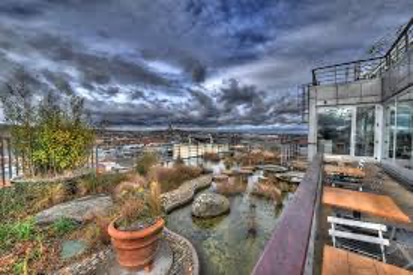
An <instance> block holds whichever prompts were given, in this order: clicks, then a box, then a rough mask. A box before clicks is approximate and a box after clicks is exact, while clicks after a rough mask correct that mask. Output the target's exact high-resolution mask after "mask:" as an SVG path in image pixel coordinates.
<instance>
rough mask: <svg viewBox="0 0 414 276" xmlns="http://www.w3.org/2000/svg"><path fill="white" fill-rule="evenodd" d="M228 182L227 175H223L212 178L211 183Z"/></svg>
mask: <svg viewBox="0 0 414 276" xmlns="http://www.w3.org/2000/svg"><path fill="white" fill-rule="evenodd" d="M228 180H229V177H228V176H227V175H224V174H219V175H215V176H213V181H216V182H226V181H228Z"/></svg>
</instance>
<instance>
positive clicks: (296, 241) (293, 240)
mask: <svg viewBox="0 0 414 276" xmlns="http://www.w3.org/2000/svg"><path fill="white" fill-rule="evenodd" d="M322 161H323V160H322V155H321V154H317V155H316V156H315V157H314V159H313V160H312V162H311V164H310V166H309V168H308V170H307V171H306V174H305V177H304V178H303V180H302V182H301V183H300V185H299V187H298V189H297V190H296V192H295V194H294V196H293V198H292V199H291V201H290V202H289V203H288V205H287V206H286V207H285V209H284V210H283V213H282V215H281V217H280V218H279V221H278V223H277V225H276V228H275V230H274V231H273V234H272V237H271V239H270V240H269V241H268V243H267V245H266V247H265V249H264V251H263V253H262V255H261V257H260V259H259V261H258V262H257V263H256V266H255V268H254V270H253V274H265V275H270V274H273V275H274V274H310V273H312V271H313V258H314V241H315V235H316V229H317V221H318V219H317V218H318V216H319V214H318V213H319V204H320V196H321V190H322V172H323V163H322Z"/></svg>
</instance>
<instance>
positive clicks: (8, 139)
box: [7, 138, 13, 181]
mask: <svg viewBox="0 0 414 276" xmlns="http://www.w3.org/2000/svg"><path fill="white" fill-rule="evenodd" d="M7 156H8V158H9V181H10V180H11V179H12V177H13V170H12V168H13V166H12V157H11V145H10V138H7Z"/></svg>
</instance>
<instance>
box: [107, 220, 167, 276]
mask: <svg viewBox="0 0 414 276" xmlns="http://www.w3.org/2000/svg"><path fill="white" fill-rule="evenodd" d="M115 221H116V220H114V221H112V223H111V224H110V225H109V226H108V234H109V235H110V236H111V241H112V246H113V247H114V248H115V250H116V253H117V259H118V263H119V264H120V265H121V266H124V267H127V268H149V267H150V266H151V263H152V260H153V259H154V257H155V254H156V251H157V247H158V242H159V239H160V237H161V235H162V230H163V228H164V220H163V219H162V218H160V219H158V220H157V221H156V222H155V223H154V224H153V225H151V226H149V227H147V228H145V229H141V230H137V231H121V230H118V229H116V228H115V226H114V223H115Z"/></svg>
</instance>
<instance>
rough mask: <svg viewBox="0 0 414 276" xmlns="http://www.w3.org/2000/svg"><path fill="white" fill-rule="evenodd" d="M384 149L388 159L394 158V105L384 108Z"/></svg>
mask: <svg viewBox="0 0 414 276" xmlns="http://www.w3.org/2000/svg"><path fill="white" fill-rule="evenodd" d="M386 112H387V113H386V125H385V135H386V136H385V137H386V138H385V139H386V140H385V142H386V145H385V149H386V156H387V157H388V158H394V132H395V103H394V102H393V103H392V104H390V105H388V106H387V107H386Z"/></svg>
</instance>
